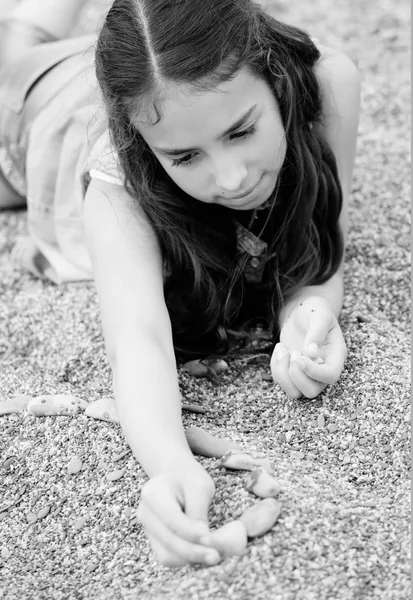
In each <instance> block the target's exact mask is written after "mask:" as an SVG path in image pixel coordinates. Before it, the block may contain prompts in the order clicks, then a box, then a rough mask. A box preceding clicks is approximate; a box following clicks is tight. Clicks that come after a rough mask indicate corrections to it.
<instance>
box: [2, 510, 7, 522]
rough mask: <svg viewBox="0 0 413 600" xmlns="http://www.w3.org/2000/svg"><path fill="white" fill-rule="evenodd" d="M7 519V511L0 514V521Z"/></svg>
mask: <svg viewBox="0 0 413 600" xmlns="http://www.w3.org/2000/svg"><path fill="white" fill-rule="evenodd" d="M6 517H7V510H5V511H3V512H0V521H3V519H5V518H6Z"/></svg>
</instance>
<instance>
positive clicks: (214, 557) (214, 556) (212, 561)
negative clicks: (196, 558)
mask: <svg viewBox="0 0 413 600" xmlns="http://www.w3.org/2000/svg"><path fill="white" fill-rule="evenodd" d="M220 560H221V557H220V555H219V554H218V552H208V554H206V555H205V562H206V563H207V564H208V565H216V564H217V563H219V561H220Z"/></svg>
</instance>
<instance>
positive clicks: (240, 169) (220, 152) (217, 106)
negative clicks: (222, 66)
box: [134, 67, 286, 210]
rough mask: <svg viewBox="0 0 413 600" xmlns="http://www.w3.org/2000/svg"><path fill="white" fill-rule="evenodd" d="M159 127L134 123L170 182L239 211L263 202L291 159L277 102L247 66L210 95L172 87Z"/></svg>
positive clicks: (165, 98) (204, 199)
mask: <svg viewBox="0 0 413 600" xmlns="http://www.w3.org/2000/svg"><path fill="white" fill-rule="evenodd" d="M160 116H161V118H160V121H159V122H158V123H155V124H153V123H152V122H150V120H148V121H142V120H139V117H138V118H136V119H134V124H135V126H136V127H137V128H138V130H139V132H140V133H141V135H142V136H143V137H144V139H145V141H146V142H147V144H148V145H149V147H150V148H151V150H152V151H153V153H154V154H155V156H156V157H157V159H158V160H159V162H160V163H161V165H162V166H163V168H164V169H165V171H166V172H167V173H168V175H169V176H170V177H171V179H172V180H173V181H174V182H175V183H176V184H177V185H178V186H179V187H180V188H181V189H182V190H184V191H185V192H186V193H187V194H189V195H190V196H192V197H193V198H196V199H197V200H200V201H201V202H207V203H216V204H221V205H223V206H227V207H228V208H231V209H234V210H250V209H253V208H256V207H257V206H260V205H261V204H263V203H264V202H265V201H266V200H267V199H268V198H269V196H270V195H271V193H272V191H273V190H274V187H275V184H276V182H277V178H278V176H279V173H280V170H281V167H282V164H283V162H284V159H285V154H286V141H285V131H284V128H283V125H282V122H281V116H280V112H279V108H278V104H277V101H276V99H275V98H274V95H273V93H272V91H271V89H270V87H269V85H268V84H267V82H266V81H265V80H264V79H263V78H259V77H257V76H256V75H255V74H254V73H252V71H251V70H250V69H248V68H247V67H244V68H243V69H241V70H240V71H239V72H238V74H237V75H236V76H235V77H234V78H233V79H232V80H231V81H228V82H225V83H222V84H220V85H218V86H217V87H216V88H214V89H212V90H209V91H199V90H195V89H194V88H193V87H191V86H189V85H187V84H175V85H170V86H168V87H167V88H166V90H165V94H164V95H163V96H162V102H161V106H160Z"/></svg>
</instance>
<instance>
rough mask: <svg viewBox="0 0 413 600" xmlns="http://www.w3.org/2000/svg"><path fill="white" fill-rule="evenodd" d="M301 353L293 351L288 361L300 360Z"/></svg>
mask: <svg viewBox="0 0 413 600" xmlns="http://www.w3.org/2000/svg"><path fill="white" fill-rule="evenodd" d="M300 358H301V352H300V351H299V350H293V351H292V352H291V354H290V360H297V361H298V360H300Z"/></svg>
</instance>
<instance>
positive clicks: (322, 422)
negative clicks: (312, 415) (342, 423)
mask: <svg viewBox="0 0 413 600" xmlns="http://www.w3.org/2000/svg"><path fill="white" fill-rule="evenodd" d="M325 424H326V418H325V416H324V415H323V414H321V415H318V417H317V425H318V426H319V427H324V425H325Z"/></svg>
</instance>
